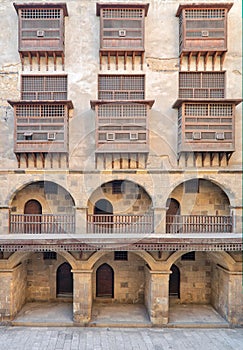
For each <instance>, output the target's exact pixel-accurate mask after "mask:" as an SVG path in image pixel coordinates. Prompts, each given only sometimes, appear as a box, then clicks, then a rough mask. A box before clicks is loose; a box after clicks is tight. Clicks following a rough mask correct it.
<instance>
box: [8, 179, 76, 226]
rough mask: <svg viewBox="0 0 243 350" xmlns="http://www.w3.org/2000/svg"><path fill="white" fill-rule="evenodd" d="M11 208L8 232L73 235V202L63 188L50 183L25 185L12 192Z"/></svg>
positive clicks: (42, 182)
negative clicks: (13, 193)
mask: <svg viewBox="0 0 243 350" xmlns="http://www.w3.org/2000/svg"><path fill="white" fill-rule="evenodd" d="M33 193H34V196H33ZM24 203H25V205H24ZM40 203H41V204H40ZM60 203H61V204H60ZM11 208H12V210H11V212H10V232H11V233H24V232H26V233H67V232H68V233H74V232H75V202H74V200H73V198H72V196H71V195H70V193H69V192H68V191H67V190H66V189H65V188H63V187H62V186H60V185H58V184H56V183H54V182H50V181H36V182H32V183H29V184H27V185H25V186H24V187H23V188H22V189H20V190H19V191H17V192H16V193H15V195H14V197H13V199H12V202H11Z"/></svg>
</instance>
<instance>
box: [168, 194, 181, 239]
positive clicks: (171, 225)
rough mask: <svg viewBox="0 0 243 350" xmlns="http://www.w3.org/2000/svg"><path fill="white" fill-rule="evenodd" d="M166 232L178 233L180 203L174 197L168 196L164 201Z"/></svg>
mask: <svg viewBox="0 0 243 350" xmlns="http://www.w3.org/2000/svg"><path fill="white" fill-rule="evenodd" d="M166 207H167V208H168V209H167V211H166V232H167V233H178V232H179V230H180V213H181V208H180V203H179V202H178V201H177V200H176V199H174V198H169V199H168V200H167V202H166Z"/></svg>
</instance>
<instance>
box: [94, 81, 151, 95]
mask: <svg viewBox="0 0 243 350" xmlns="http://www.w3.org/2000/svg"><path fill="white" fill-rule="evenodd" d="M144 85H145V77H144V75H99V80H98V91H99V92H98V94H99V95H98V98H99V99H100V100H143V99H144V98H145V93H144V89H145V86H144Z"/></svg>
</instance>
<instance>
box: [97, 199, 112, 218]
mask: <svg viewBox="0 0 243 350" xmlns="http://www.w3.org/2000/svg"><path fill="white" fill-rule="evenodd" d="M94 214H97V215H98V214H102V215H104V214H107V215H112V214H113V207H112V204H111V203H110V202H109V201H108V200H107V199H100V200H98V201H97V202H96V203H95V207H94Z"/></svg>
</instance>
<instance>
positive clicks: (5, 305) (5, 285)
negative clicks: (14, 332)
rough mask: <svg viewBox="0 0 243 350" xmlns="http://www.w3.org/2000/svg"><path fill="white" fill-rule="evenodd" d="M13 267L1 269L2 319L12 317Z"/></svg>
mask: <svg viewBox="0 0 243 350" xmlns="http://www.w3.org/2000/svg"><path fill="white" fill-rule="evenodd" d="M12 272H13V269H1V270H0V281H1V285H0V320H1V321H4V320H9V319H11V316H12V315H11V309H12V305H11V281H12Z"/></svg>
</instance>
